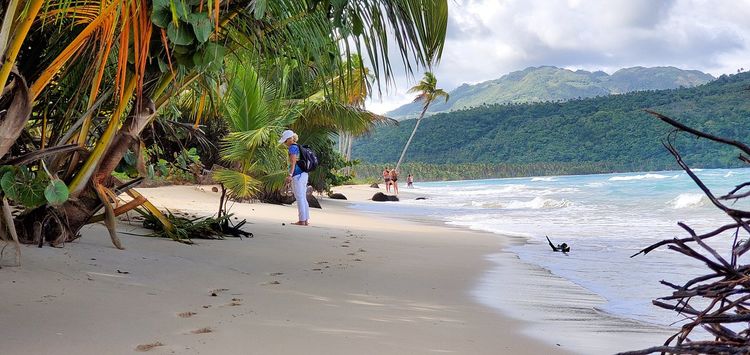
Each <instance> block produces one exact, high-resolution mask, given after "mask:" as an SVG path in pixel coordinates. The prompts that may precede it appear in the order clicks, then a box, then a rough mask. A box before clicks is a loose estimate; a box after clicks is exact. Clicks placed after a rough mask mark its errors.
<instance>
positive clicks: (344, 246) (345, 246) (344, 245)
mask: <svg viewBox="0 0 750 355" xmlns="http://www.w3.org/2000/svg"><path fill="white" fill-rule="evenodd" d="M341 247H342V248H348V247H349V246H348V245H346V244H341Z"/></svg>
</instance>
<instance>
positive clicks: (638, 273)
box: [355, 169, 750, 326]
mask: <svg viewBox="0 0 750 355" xmlns="http://www.w3.org/2000/svg"><path fill="white" fill-rule="evenodd" d="M695 172H696V175H698V177H700V178H701V179H702V180H703V181H704V183H705V184H706V185H707V186H708V187H709V188H710V189H711V190H712V191H713V192H714V193H715V194H716V195H717V196H720V195H723V194H725V193H727V192H729V191H730V190H731V189H732V188H733V187H734V186H735V185H738V184H740V183H743V182H745V181H748V180H750V169H706V170H696V171H695ZM418 179H419V177H416V182H415V188H414V189H409V191H411V192H414V193H416V194H418V195H420V196H424V197H426V198H427V199H426V200H414V199H402V201H400V202H398V203H384V204H362V205H358V206H355V208H358V209H366V210H369V211H371V212H383V213H388V214H391V215H393V214H397V215H399V216H412V217H415V218H429V219H433V220H439V221H443V222H444V223H446V224H448V225H453V226H457V227H463V228H470V229H473V230H480V231H486V232H491V233H496V234H499V235H504V236H515V237H518V238H519V239H520V240H523V241H524V242H522V243H514V245H512V246H510V247H509V248H508V249H507V250H506V252H507V251H509V252H512V253H513V254H515V255H517V257H518V258H519V259H520V260H521V261H523V262H524V263H528V264H530V265H536V266H538V267H541V268H543V269H545V270H548V271H549V272H551V273H552V274H553V275H556V276H558V277H560V278H562V279H565V280H568V281H569V282H572V283H574V284H575V285H578V286H580V287H582V288H584V289H586V290H588V291H589V292H591V293H593V294H595V295H598V296H599V297H601V299H602V300H603V301H602V303H601V304H600V305H597V310H598V311H601V312H603V313H606V314H611V315H613V316H617V317H623V318H628V319H631V320H634V321H637V322H642V323H644V324H651V325H658V326H675V324H677V325H679V324H680V323H679V321H680V319H681V318H680V316H678V315H677V314H676V313H674V312H670V311H665V310H662V309H659V308H657V307H655V306H653V305H652V304H651V300H653V299H655V298H658V297H662V296H667V295H669V294H670V293H671V290H670V289H669V288H667V287H666V286H663V285H661V284H660V283H659V281H660V280H666V281H669V282H671V283H674V284H681V283H684V282H685V281H687V280H689V279H692V278H694V277H697V276H700V275H703V274H706V273H707V268H706V267H704V266H703V265H702V264H700V263H697V262H695V261H693V260H692V259H689V258H687V257H685V256H682V255H680V254H678V253H676V252H672V251H669V250H667V249H666V248H665V247H663V248H660V249H658V250H655V251H653V252H651V253H649V254H647V255H639V256H636V257H634V258H631V255H633V254H635V253H637V252H638V251H639V250H641V249H642V248H645V247H647V246H649V245H651V244H652V243H655V242H658V241H660V240H662V239H671V238H674V237H679V238H684V237H687V236H688V235H687V233H686V232H685V231H684V230H682V229H681V228H680V227H679V226H678V225H677V222H678V221H680V222H684V223H686V224H687V225H689V226H690V227H692V228H693V229H694V230H695V231H696V232H698V233H699V234H700V233H705V232H709V231H711V230H713V229H714V228H715V227H718V226H721V225H724V224H728V223H731V222H732V220H731V219H729V217H727V216H726V215H725V214H724V213H723V212H721V211H720V210H718V209H717V208H716V207H714V206H713V205H712V204H711V202H710V201H709V200H708V199H707V198H706V197H705V196H704V194H703V192H702V191H701V190H700V189H699V188H698V186H697V185H695V184H694V182H693V181H692V180H691V179H690V177H689V176H688V175H687V174H686V173H684V172H682V171H659V172H642V173H617V174H599V175H576V176H545V177H529V178H512V179H491V180H473V181H450V182H426V183H420V182H419V181H418ZM402 190H406V188H405V187H402ZM735 207H738V208H747V207H750V206H748V204H747V203H743V202H740V203H738V204H737V205H735ZM545 236H548V237H549V238H550V239H551V240H552V242H553V243H555V244H559V243H563V242H565V243H567V244H568V245H570V247H571V252H570V253H568V254H567V255H565V254H562V253H555V252H552V251H551V249H550V247H549V246H548V244H547V240H546V238H545ZM733 237H734V236H733V235H732V233H730V232H727V233H725V234H724V235H722V236H721V237H717V238H714V240H712V241H711V242H710V243H709V245H711V246H712V247H715V248H716V249H717V250H718V251H719V252H720V253H721V254H722V255H723V256H724V257H727V258H728V257H729V248H730V246H731V243H732V240H733ZM741 238H743V236H741ZM744 238H747V236H744ZM490 259H491V258H490ZM489 275H490V277H491V275H492V274H489ZM487 284H492V280H485V281H484V282H482V283H480V284H479V285H478V287H477V290H475V292H474V296H475V297H476V298H477V300H478V301H480V302H482V303H484V304H486V305H488V306H490V307H496V308H499V309H501V310H504V311H507V308H508V307H511V306H509V305H508V304H507V303H504V302H503V300H502V298H503V297H502V296H501V294H500V293H501V292H500V291H499V290H498V287H486V285H487ZM482 285H484V286H482ZM500 287H502V286H500ZM552 292H554V291H552Z"/></svg>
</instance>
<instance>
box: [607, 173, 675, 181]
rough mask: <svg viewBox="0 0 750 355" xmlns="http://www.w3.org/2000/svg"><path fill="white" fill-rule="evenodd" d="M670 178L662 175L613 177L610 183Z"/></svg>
mask: <svg viewBox="0 0 750 355" xmlns="http://www.w3.org/2000/svg"><path fill="white" fill-rule="evenodd" d="M666 178H669V176H666V175H661V174H650V173H649V174H643V175H635V176H613V177H611V178H609V181H628V180H644V179H666Z"/></svg>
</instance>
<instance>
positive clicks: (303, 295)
mask: <svg viewBox="0 0 750 355" xmlns="http://www.w3.org/2000/svg"><path fill="white" fill-rule="evenodd" d="M140 192H141V193H143V194H144V195H145V196H147V197H148V198H149V199H150V200H151V201H152V202H153V203H155V204H156V205H157V206H160V207H170V209H171V210H172V211H173V212H177V209H179V210H181V211H183V212H187V213H189V214H201V215H210V212H211V211H213V210H214V209H215V206H216V205H217V201H218V194H217V193H212V192H210V186H202V187H199V186H174V187H160V188H154V189H141V190H140ZM347 196H348V197H352V196H350V195H347ZM214 199H215V200H216V201H214ZM321 204H323V206H324V208H325V209H324V210H323V211H320V210H313V211H312V220H311V222H312V223H313V226H311V227H297V226H291V225H289V224H288V223H289V222H291V221H292V220H293V219H294V217H295V216H296V208H295V206H276V205H264V204H240V203H237V204H235V205H234V207H233V209H232V211H231V212H232V213H235V216H237V217H239V218H240V219H242V218H247V219H248V224H247V225H246V227H245V228H244V229H246V230H248V231H250V232H253V233H254V234H255V237H254V238H251V239H243V240H238V239H227V240H223V241H212V240H208V241H206V240H196V242H197V243H198V244H197V245H194V246H186V245H182V244H179V243H175V242H173V241H169V240H163V239H153V238H147V237H138V236H130V235H128V234H124V233H121V239H122V241H123V243H124V244H125V247H126V250H125V251H119V250H116V249H114V248H113V247H112V246H111V245H110V242H109V238H108V236H107V233H106V229H105V228H104V227H103V226H102V225H98V224H97V225H92V226H89V227H86V228H85V230H84V231H83V237H82V238H81V239H79V240H78V241H76V242H74V243H71V244H68V245H66V246H65V248H63V249H54V248H50V247H45V248H41V249H38V248H36V247H32V246H25V247H24V248H23V254H22V266H21V267H20V268H9V267H3V268H2V269H1V270H0V287H2V290H3V291H2V293H3V294H2V298H3V300H4V301H5V304H6V306H5V307H4V308H6V310H5V311H3V312H0V322H2V324H4V325H6V326H7V327H6V330H4V331H3V333H4V335H5V336H4V337H3V338H4V339H5V341H4V343H3V346H2V349H3V353H9V354H16V353H36V354H47V353H60V352H63V353H64V352H75V353H82V354H87V353H115V354H120V353H122V354H132V353H133V352H138V350H137V349H141V351H143V350H144V349H146V348H148V347H149V345H152V346H154V347H153V348H152V349H150V350H149V351H148V352H149V353H155V354H162V353H185V354H199V353H205V354H224V353H226V354H232V353H246V352H259V353H308V354H324V353H325V354H330V353H342V354H343V353H373V354H380V353H389V354H401V353H404V354H406V353H409V354H421V353H424V354H428V353H472V354H482V353H487V354H496V353H498V352H501V353H513V354H539V353H554V354H566V353H569V350H570V349H569V348H567V346H566V345H565V344H563V345H562V346H559V347H558V346H554V345H552V346H550V345H548V344H546V343H543V342H541V341H538V340H536V339H533V338H531V337H528V336H527V335H523V334H522V333H523V332H524V328H526V327H527V324H525V323H524V322H521V321H518V320H515V319H513V318H512V317H510V316H505V315H503V314H501V313H500V312H497V311H495V310H493V309H490V308H489V307H487V306H485V305H482V304H479V303H478V302H476V301H475V300H474V299H473V298H472V295H471V290H472V288H473V287H474V284H475V283H476V282H477V280H479V278H480V277H481V275H482V273H483V272H484V271H485V270H487V269H490V268H491V267H492V263H491V261H489V260H486V259H485V258H484V256H485V255H486V254H487V252H488V251H492V250H498V249H499V248H500V247H501V246H502V244H503V243H502V241H501V240H500V239H499V238H497V237H495V236H491V235H489V234H483V233H476V232H473V231H468V230H456V229H454V228H446V227H447V226H445V225H442V224H441V225H437V226H436V225H432V226H425V225H422V224H417V223H414V222H411V221H405V220H402V219H389V218H387V217H384V216H368V215H366V214H363V213H362V212H360V211H355V210H353V209H351V208H350V207H349V206H347V205H348V202H344V201H335V200H330V199H327V198H324V199H322V201H321ZM282 223H285V224H286V225H285V226H282V225H281V224H282ZM119 231H120V232H127V233H139V234H142V233H144V232H145V231H144V230H143V229H142V228H138V227H135V226H127V225H122V226H121V227H120V229H119ZM212 294H215V295H216V296H212ZM160 344H161V345H160ZM139 346H140V348H139ZM566 349H568V350H566Z"/></svg>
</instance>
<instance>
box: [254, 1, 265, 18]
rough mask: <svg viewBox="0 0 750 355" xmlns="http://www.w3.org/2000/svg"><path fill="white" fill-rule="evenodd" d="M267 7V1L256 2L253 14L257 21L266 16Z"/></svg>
mask: <svg viewBox="0 0 750 355" xmlns="http://www.w3.org/2000/svg"><path fill="white" fill-rule="evenodd" d="M266 7H268V2H267V1H266V0H256V1H255V10H254V11H253V13H254V14H255V19H256V20H260V19H262V18H263V17H265V16H266Z"/></svg>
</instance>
